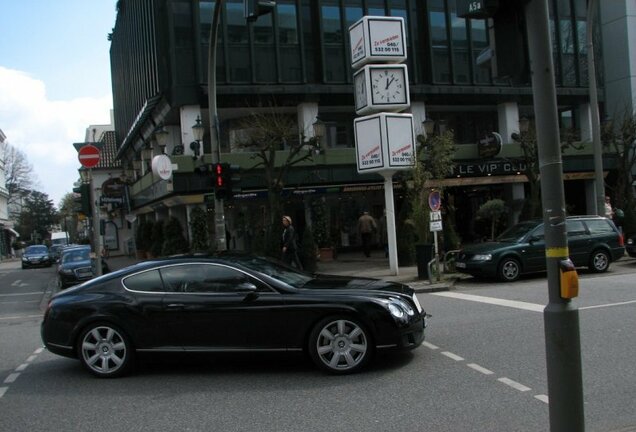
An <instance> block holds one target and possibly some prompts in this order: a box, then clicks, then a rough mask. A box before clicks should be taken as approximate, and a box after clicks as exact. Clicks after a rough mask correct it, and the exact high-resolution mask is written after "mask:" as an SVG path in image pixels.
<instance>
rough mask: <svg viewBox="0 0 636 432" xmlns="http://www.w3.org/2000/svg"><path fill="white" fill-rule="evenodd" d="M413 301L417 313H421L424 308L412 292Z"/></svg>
mask: <svg viewBox="0 0 636 432" xmlns="http://www.w3.org/2000/svg"><path fill="white" fill-rule="evenodd" d="M413 303H415V307H416V308H417V312H418V313H422V311H423V310H424V309H422V305H421V304H420V301H419V300H418V298H417V296H416V295H415V293H413Z"/></svg>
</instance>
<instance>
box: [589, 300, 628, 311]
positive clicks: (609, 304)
mask: <svg viewBox="0 0 636 432" xmlns="http://www.w3.org/2000/svg"><path fill="white" fill-rule="evenodd" d="M633 303H636V300H631V301H626V302H620V303H608V304H603V305H596V306H584V307H580V308H579V310H583V309H598V308H605V307H613V306H624V305H628V304H633Z"/></svg>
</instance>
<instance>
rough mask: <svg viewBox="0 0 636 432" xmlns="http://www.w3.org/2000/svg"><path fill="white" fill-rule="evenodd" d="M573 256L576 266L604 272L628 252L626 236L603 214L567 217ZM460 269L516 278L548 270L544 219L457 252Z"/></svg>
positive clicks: (473, 273)
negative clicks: (491, 240)
mask: <svg viewBox="0 0 636 432" xmlns="http://www.w3.org/2000/svg"><path fill="white" fill-rule="evenodd" d="M566 230H567V236H568V249H569V253H570V259H571V260H572V262H573V263H574V265H575V266H577V267H588V268H589V269H590V270H591V271H593V272H605V271H607V269H608V268H609V266H610V263H611V262H612V261H616V260H618V259H619V258H620V257H622V256H623V254H624V253H625V247H624V242H623V236H622V235H621V233H620V232H619V230H618V229H617V228H616V226H615V225H614V223H613V222H612V221H611V220H610V219H607V218H604V217H600V216H571V217H568V218H567V220H566ZM455 268H456V269H457V271H459V272H462V273H467V274H470V275H473V276H476V277H496V278H498V279H500V280H502V281H507V282H511V281H515V280H517V279H518V278H519V276H520V275H522V274H524V273H532V272H543V271H545V270H546V260H545V239H544V228H543V221H541V220H530V221H525V222H520V223H519V224H517V225H515V226H513V227H511V228H510V229H508V230H506V231H505V232H504V233H502V234H501V235H500V236H499V237H498V238H497V240H496V241H494V242H485V243H479V244H474V245H470V246H466V247H465V248H463V249H462V250H461V251H460V252H459V254H458V255H457V260H456V261H455Z"/></svg>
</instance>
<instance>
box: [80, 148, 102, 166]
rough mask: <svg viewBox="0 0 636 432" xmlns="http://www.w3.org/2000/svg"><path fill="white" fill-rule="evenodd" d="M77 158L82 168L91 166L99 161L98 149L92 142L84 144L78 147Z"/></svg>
mask: <svg viewBox="0 0 636 432" xmlns="http://www.w3.org/2000/svg"><path fill="white" fill-rule="evenodd" d="M77 158H78V159H79V161H80V163H81V164H82V166H83V167H84V168H93V167H94V166H96V165H97V164H98V163H99V149H98V148H97V147H95V146H94V145H92V144H86V145H84V146H82V147H81V148H80V149H79V153H78V156H77Z"/></svg>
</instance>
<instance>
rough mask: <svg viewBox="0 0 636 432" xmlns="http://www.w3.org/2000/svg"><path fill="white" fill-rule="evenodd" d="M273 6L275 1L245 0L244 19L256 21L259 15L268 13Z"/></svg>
mask: <svg viewBox="0 0 636 432" xmlns="http://www.w3.org/2000/svg"><path fill="white" fill-rule="evenodd" d="M275 7H276V2H275V1H270V0H245V19H246V20H248V21H252V22H253V21H256V19H257V18H258V17H259V16H261V15H265V14H268V13H270V12H271V11H272V10H274V8H275Z"/></svg>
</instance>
